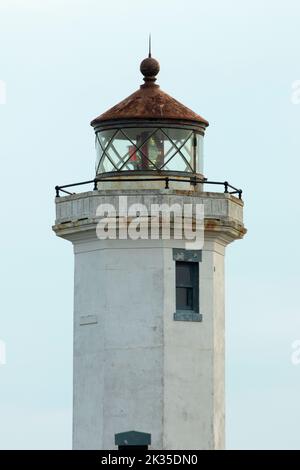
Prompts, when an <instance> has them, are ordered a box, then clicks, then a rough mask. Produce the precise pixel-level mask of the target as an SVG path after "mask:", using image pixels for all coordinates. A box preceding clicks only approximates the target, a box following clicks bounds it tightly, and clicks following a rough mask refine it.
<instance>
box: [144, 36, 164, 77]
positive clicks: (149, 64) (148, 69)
mask: <svg viewBox="0 0 300 470" xmlns="http://www.w3.org/2000/svg"><path fill="white" fill-rule="evenodd" d="M159 69H160V66H159V62H158V61H157V60H156V59H154V58H153V57H152V55H151V33H150V34H149V53H148V57H147V58H146V59H144V60H143V61H142V62H141V65H140V71H141V72H142V74H143V75H144V82H145V85H142V86H150V85H153V83H154V82H155V81H156V75H157V74H158V72H159Z"/></svg>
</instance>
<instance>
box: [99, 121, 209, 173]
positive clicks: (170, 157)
mask: <svg viewBox="0 0 300 470" xmlns="http://www.w3.org/2000/svg"><path fill="white" fill-rule="evenodd" d="M196 135H197V146H196V148H195V147H194V145H195V132H194V131H192V130H188V129H178V128H154V127H153V128H124V129H110V130H105V131H99V132H98V133H97V136H96V151H97V161H96V172H97V174H100V173H106V172H111V171H116V172H119V171H133V170H135V171H149V170H152V171H155V170H162V171H179V172H188V173H194V172H197V173H199V172H200V173H202V171H199V169H200V168H201V169H202V136H200V135H198V134H196ZM194 156H196V168H195V162H194ZM200 160H201V161H200Z"/></svg>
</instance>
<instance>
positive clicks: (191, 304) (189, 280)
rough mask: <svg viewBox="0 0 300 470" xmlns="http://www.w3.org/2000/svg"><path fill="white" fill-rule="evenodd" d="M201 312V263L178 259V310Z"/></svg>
mask: <svg viewBox="0 0 300 470" xmlns="http://www.w3.org/2000/svg"><path fill="white" fill-rule="evenodd" d="M179 310H192V311H193V312H199V263H193V262H185V261H176V311H179Z"/></svg>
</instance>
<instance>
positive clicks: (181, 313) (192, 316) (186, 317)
mask: <svg viewBox="0 0 300 470" xmlns="http://www.w3.org/2000/svg"><path fill="white" fill-rule="evenodd" d="M173 318H174V320H175V321H197V322H198V321H202V315H201V313H197V312H193V311H189V310H178V311H177V312H175V313H174V317H173Z"/></svg>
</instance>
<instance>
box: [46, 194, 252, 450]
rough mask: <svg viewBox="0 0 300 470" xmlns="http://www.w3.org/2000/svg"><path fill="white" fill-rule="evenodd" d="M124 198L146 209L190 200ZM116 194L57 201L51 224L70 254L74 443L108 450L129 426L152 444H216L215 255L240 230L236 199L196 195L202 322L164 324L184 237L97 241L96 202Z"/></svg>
mask: <svg viewBox="0 0 300 470" xmlns="http://www.w3.org/2000/svg"><path fill="white" fill-rule="evenodd" d="M123 194H124V195H125V194H126V195H128V197H129V198H132V201H134V202H142V203H143V204H146V206H148V205H149V204H150V203H151V202H152V203H153V202H156V203H159V204H161V203H162V202H165V203H168V204H170V203H174V202H177V203H181V204H183V203H186V202H190V201H191V200H194V199H195V197H196V196H195V195H194V194H191V193H189V192H186V193H185V194H184V192H181V193H180V194H179V193H177V192H176V191H172V190H169V191H164V190H161V191H144V192H142V191H135V192H133V191H130V190H127V191H123ZM119 195H120V191H116V192H114V191H107V192H104V191H99V192H98V191H95V192H92V193H84V194H81V195H75V196H68V197H65V198H59V199H56V203H57V218H56V225H55V226H54V230H55V231H56V233H57V235H58V236H61V237H64V238H66V239H68V240H70V241H72V242H73V245H74V254H75V287H74V415H73V446H74V448H75V449H114V448H115V445H114V435H115V434H116V433H120V432H123V431H129V430H136V431H143V432H148V433H151V436H152V445H151V448H153V449H220V448H223V447H224V251H225V246H226V245H227V244H228V243H230V242H231V241H233V240H234V239H236V238H240V237H242V235H243V225H242V202H241V201H239V200H237V199H236V198H233V197H231V196H228V195H224V194H214V193H201V196H200V195H199V197H197V199H196V201H197V202H203V203H204V204H205V207H206V209H205V210H206V212H205V214H206V217H207V220H208V222H209V223H208V225H207V230H206V232H205V245H204V249H203V258H202V262H201V263H200V286H199V287H200V312H201V313H202V315H203V321H202V322H183V321H174V320H173V314H174V312H175V262H174V260H173V255H172V248H173V247H176V248H182V247H184V242H183V241H180V240H166V241H163V240H137V241H133V240H98V239H97V237H96V232H95V224H96V220H95V210H96V206H97V205H98V204H99V203H100V202H101V203H103V202H106V203H108V202H110V203H115V199H116V197H117V196H119ZM193 202H195V200H194V201H193ZM79 219H85V220H79ZM62 222H63V223H62ZM64 222H65V223H64Z"/></svg>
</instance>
